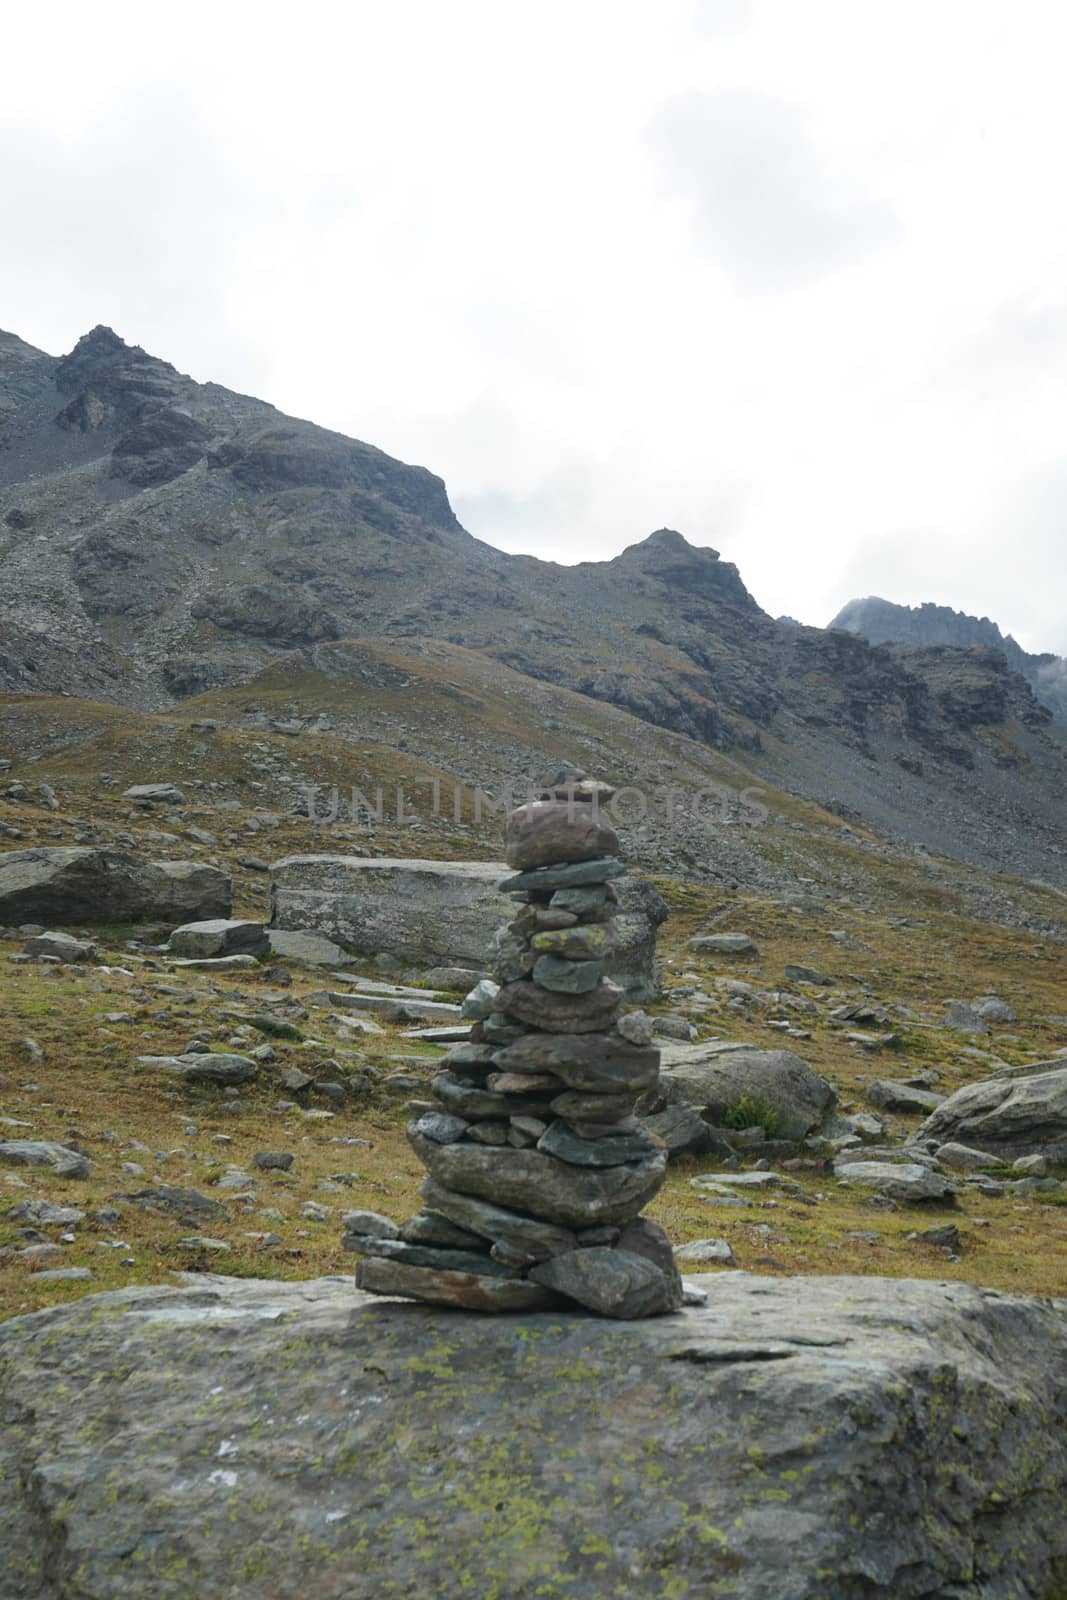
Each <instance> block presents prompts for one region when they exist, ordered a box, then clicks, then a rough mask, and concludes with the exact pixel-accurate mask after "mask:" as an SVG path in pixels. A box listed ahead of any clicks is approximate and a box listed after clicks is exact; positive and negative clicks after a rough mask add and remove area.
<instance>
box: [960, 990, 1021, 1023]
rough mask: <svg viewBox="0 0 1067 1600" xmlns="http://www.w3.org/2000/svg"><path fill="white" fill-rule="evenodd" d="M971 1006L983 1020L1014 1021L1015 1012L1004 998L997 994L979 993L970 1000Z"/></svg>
mask: <svg viewBox="0 0 1067 1600" xmlns="http://www.w3.org/2000/svg"><path fill="white" fill-rule="evenodd" d="M971 1008H972V1010H973V1011H974V1012H975V1013H976V1015H977V1016H979V1017H981V1019H982V1021H983V1022H1014V1021H1015V1012H1014V1010H1013V1009H1012V1007H1011V1006H1010V1005H1009V1004H1008V1002H1007V1001H1006V1000H1002V999H1001V998H1000V996H999V995H997V994H983V995H979V996H978V998H977V1000H972V1002H971Z"/></svg>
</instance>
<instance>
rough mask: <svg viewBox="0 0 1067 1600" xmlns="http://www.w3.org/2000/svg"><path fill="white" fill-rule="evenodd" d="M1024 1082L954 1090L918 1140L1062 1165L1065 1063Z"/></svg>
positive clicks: (1066, 1150)
mask: <svg viewBox="0 0 1067 1600" xmlns="http://www.w3.org/2000/svg"><path fill="white" fill-rule="evenodd" d="M1042 1065H1044V1066H1045V1067H1046V1070H1045V1071H1038V1072H1036V1073H1034V1074H1032V1075H1027V1076H1025V1077H1006V1076H1005V1077H996V1078H986V1079H984V1080H983V1081H982V1082H981V1083H969V1084H967V1085H965V1087H964V1088H962V1089H957V1090H956V1092H955V1094H953V1095H950V1096H949V1098H948V1099H947V1100H945V1101H944V1102H943V1103H942V1104H941V1105H939V1106H938V1107H937V1109H936V1111H934V1112H933V1114H932V1115H931V1116H929V1117H927V1119H926V1121H925V1122H924V1123H923V1125H922V1127H921V1128H920V1129H919V1131H918V1133H917V1134H916V1138H918V1139H939V1140H941V1141H943V1142H945V1143H948V1142H950V1141H951V1142H953V1143H958V1144H966V1145H971V1146H972V1147H974V1148H977V1149H979V1150H988V1151H989V1153H990V1155H995V1156H1003V1157H1006V1158H1007V1157H1010V1158H1012V1159H1014V1158H1015V1157H1016V1156H1025V1155H1044V1156H1046V1157H1047V1158H1048V1159H1049V1160H1050V1161H1067V1061H1064V1062H1062V1063H1060V1064H1057V1065H1054V1064H1053V1063H1052V1062H1049V1063H1042Z"/></svg>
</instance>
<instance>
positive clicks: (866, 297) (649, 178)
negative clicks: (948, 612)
mask: <svg viewBox="0 0 1067 1600" xmlns="http://www.w3.org/2000/svg"><path fill="white" fill-rule="evenodd" d="M1065 47H1067V13H1064V11H1063V9H1062V8H1061V7H1060V6H1059V5H1057V4H1056V3H1055V0H1012V3H1011V4H1010V5H1009V4H1008V3H1006V0H803V3H799V0H750V3H749V0H655V3H654V4H653V3H651V0H539V3H538V4H536V5H532V4H525V5H519V4H517V3H510V4H509V3H507V0H504V3H501V0H485V3H482V0H429V3H423V0H393V3H391V4H382V3H381V0H373V3H371V0H348V3H346V4H344V5H338V6H336V7H333V6H327V5H324V4H318V3H315V0H304V3H302V4H301V5H299V6H293V5H291V4H290V5H286V6H274V5H270V4H263V3H261V0H260V3H256V4H254V5H253V4H247V5H246V4H242V3H237V0H228V3H226V4H218V3H214V4H211V5H203V4H199V3H197V0H186V3H185V4H183V5H182V6H180V7H149V6H145V5H143V4H142V3H139V4H137V5H130V6H127V5H124V4H114V3H110V4H109V3H108V0H102V3H101V4H98V5H96V6H86V5H84V4H78V5H77V6H75V5H70V4H67V3H63V0H61V3H56V0H53V3H52V4H50V5H49V6H48V7H42V8H37V9H36V13H33V12H31V8H29V7H22V8H18V9H17V10H16V9H15V8H9V9H8V11H6V12H5V18H4V55H5V59H6V61H7V68H6V70H5V74H4V87H3V96H2V102H0V219H2V225H3V247H2V249H0V327H5V328H7V329H9V330H10V331H12V332H15V333H18V334H20V335H21V336H22V337H23V338H25V339H28V340H29V341H30V342H31V343H34V344H37V345H40V346H41V347H42V348H44V349H47V350H50V351H52V352H54V353H60V352H63V351H65V350H67V349H69V348H70V347H71V345H72V344H73V343H74V342H75V340H76V339H77V338H78V336H79V335H80V334H81V333H83V332H84V331H85V330H86V329H87V328H89V327H91V326H92V325H93V324H95V323H98V322H104V323H109V324H111V325H112V326H113V327H114V328H115V329H116V330H117V331H118V332H119V333H121V334H122V335H123V337H124V338H126V339H128V340H130V341H131V342H135V343H139V344H143V345H144V346H145V347H146V348H147V349H149V350H151V351H152V352H153V353H154V354H156V355H160V356H163V357H165V358H166V359H168V360H170V361H173V362H174V364H175V365H176V366H178V367H179V368H181V369H182V370H184V371H187V372H191V373H192V374H193V375H194V376H195V377H197V378H200V379H215V380H217V381H219V382H222V383H225V384H227V385H229V386H230V387H232V388H236V389H239V390H243V391H245V392H249V393H254V394H258V395H260V396H262V397H263V398H264V399H268V400H272V401H273V402H274V403H275V404H277V405H279V406H281V407H282V408H283V409H285V410H287V411H291V412H294V413H296V414H298V415H301V416H306V417H310V418H312V419H313V420H315V421H317V422H321V423H323V424H326V425H328V426H330V427H334V428H338V429H341V430H342V431H344V432H346V433H350V434H354V435H356V436H357V437H360V438H363V439H367V440H370V441H371V442H372V443H374V444H377V445H380V446H381V447H382V448H383V449H386V450H388V451H390V452H391V453H392V454H394V455H397V456H400V457H402V458H403V459H405V460H408V461H416V462H420V463H422V464H423V465H425V466H428V467H431V468H432V469H433V470H434V471H436V472H439V473H440V474H441V475H442V476H443V477H444V478H445V480H446V482H447V484H448V488H449V492H450V494H451V498H452V502H453V504H454V506H455V507H456V510H457V513H458V514H459V516H460V518H461V520H462V521H463V522H464V524H465V525H466V526H467V527H468V528H469V529H470V530H471V532H472V533H475V534H477V535H478V536H479V537H481V538H483V539H486V540H488V541H489V542H490V543H492V544H495V545H499V546H501V547H503V548H505V549H508V550H516V551H518V550H521V551H529V552H530V553H532V554H535V555H539V556H542V557H545V558H549V559H554V560H558V561H577V560H587V559H604V558H607V557H610V556H612V555H614V554H616V553H617V552H618V551H619V550H620V549H622V548H623V547H624V546H625V545H627V544H631V543H633V542H635V541H636V540H638V539H641V538H643V537H644V536H645V535H646V534H647V533H649V532H650V531H651V530H652V529H653V528H657V527H660V526H662V525H664V524H666V525H668V526H671V527H675V528H678V529H680V530H681V531H682V532H683V533H684V534H685V535H686V537H687V538H689V539H690V540H691V541H692V542H693V543H696V544H710V545H714V546H715V548H717V549H718V550H719V551H720V552H721V553H722V554H723V555H724V556H726V557H728V558H729V559H731V560H733V561H736V562H737V564H738V566H739V568H740V570H741V574H742V576H743V578H744V580H745V582H746V583H747V584H748V587H749V588H750V589H751V590H752V592H753V593H754V595H755V596H756V598H757V599H758V600H759V602H760V603H761V604H762V605H763V606H764V607H765V608H766V609H767V610H768V611H770V612H771V613H772V614H775V615H777V614H780V613H783V612H784V613H788V614H790V615H792V616H795V617H798V618H800V619H801V620H802V621H805V622H811V623H818V624H825V623H826V622H827V621H829V619H830V617H831V616H832V615H833V614H834V612H835V611H836V610H837V609H838V607H839V606H840V605H841V604H843V602H844V601H846V600H848V599H850V598H852V597H853V596H855V595H861V594H880V595H884V596H886V597H887V598H889V599H893V600H899V601H908V602H911V603H915V602H917V601H920V600H924V599H931V600H936V601H939V602H942V603H948V604H952V605H954V606H957V607H960V608H963V609H966V610H971V611H975V612H978V613H979V614H983V613H984V614H988V615H990V616H992V617H994V618H995V619H996V620H997V621H999V622H1000V623H1001V625H1002V626H1003V627H1004V628H1005V629H1006V630H1011V631H1014V633H1015V634H1016V637H1017V638H1018V639H1019V640H1020V642H1022V643H1023V644H1025V645H1027V646H1028V647H1029V648H1031V649H1055V650H1057V651H1060V652H1067V614H1065V609H1064V606H1063V604H1062V599H1063V572H1064V568H1065V566H1067V560H1065V556H1067V538H1065V533H1064V530H1065V527H1067V415H1065V406H1064V378H1065V372H1067V184H1065V182H1064V178H1063V162H1064V154H1065V151H1067V95H1065V94H1064V90H1063V73H1064V68H1063V63H1064V58H1065Z"/></svg>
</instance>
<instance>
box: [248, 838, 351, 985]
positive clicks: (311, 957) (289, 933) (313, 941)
mask: <svg viewBox="0 0 1067 1600" xmlns="http://www.w3.org/2000/svg"><path fill="white" fill-rule="evenodd" d="M246 865H247V863H246ZM267 938H268V940H269V942H270V948H271V953H272V954H273V955H276V956H283V957H285V958H286V959H287V960H289V961H299V962H301V963H302V964H303V965H304V966H305V967H344V966H349V965H351V962H352V959H353V958H352V957H351V956H350V955H349V954H348V953H347V951H345V950H342V949H341V946H340V945H339V944H336V943H335V942H334V941H333V939H327V937H326V935H325V934H322V933H309V932H307V931H303V930H297V929H285V928H268V929H267Z"/></svg>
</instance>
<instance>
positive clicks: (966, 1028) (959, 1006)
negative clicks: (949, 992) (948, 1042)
mask: <svg viewBox="0 0 1067 1600" xmlns="http://www.w3.org/2000/svg"><path fill="white" fill-rule="evenodd" d="M943 1022H944V1026H945V1027H946V1028H955V1030H956V1032H957V1033H988V1032H989V1029H988V1027H987V1026H986V1024H985V1022H984V1020H983V1019H982V1018H981V1017H980V1016H979V1014H978V1012H977V1011H975V1010H974V1009H973V1007H971V1006H969V1005H967V1004H966V1003H965V1002H964V1001H962V1000H950V1001H949V1003H948V1009H947V1010H946V1012H945V1015H944V1018H943Z"/></svg>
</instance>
